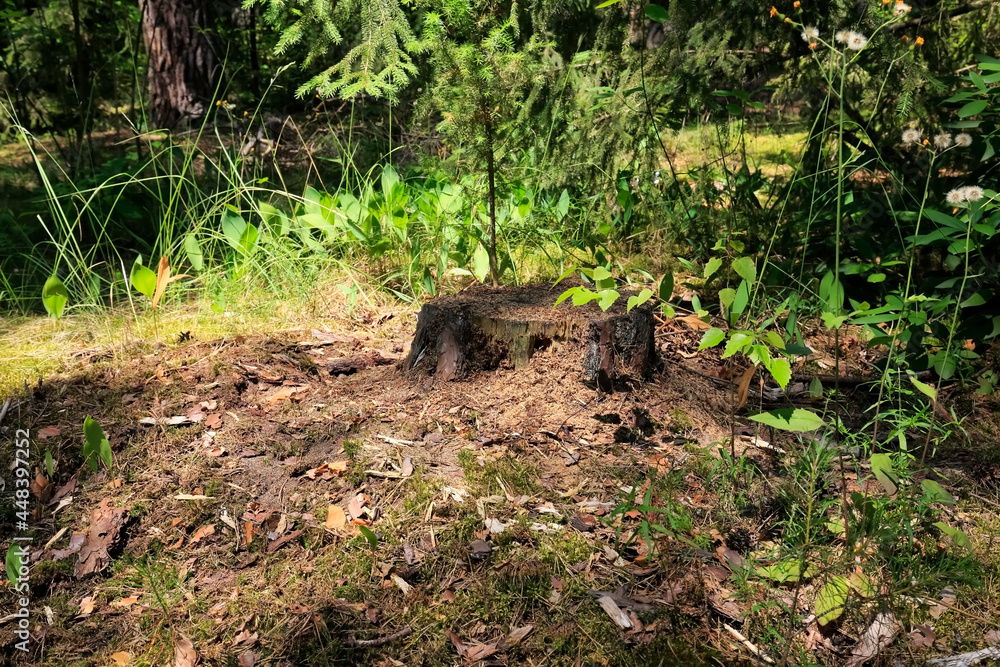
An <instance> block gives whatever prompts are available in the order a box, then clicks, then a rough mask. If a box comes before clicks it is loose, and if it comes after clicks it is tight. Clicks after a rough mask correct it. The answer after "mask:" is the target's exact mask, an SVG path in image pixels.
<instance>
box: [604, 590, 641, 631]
mask: <svg viewBox="0 0 1000 667" xmlns="http://www.w3.org/2000/svg"><path fill="white" fill-rule="evenodd" d="M597 603H598V604H599V605H601V609H603V610H604V613H606V614H607V615H608V616H609V617H611V620H612V621H614V623H615V625H617V626H618V627H619V628H621V629H622V630H631V629H632V627H633V625H632V619H631V618H629V617H628V614H626V613H625V612H624V611H622V610H621V608H620V607H619V606H618V605H616V604H615V601H614V600H612V599H611V597H610V596H607V595H602V596H601V597H599V598H597Z"/></svg>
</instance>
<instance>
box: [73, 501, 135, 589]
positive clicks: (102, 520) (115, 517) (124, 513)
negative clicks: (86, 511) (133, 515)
mask: <svg viewBox="0 0 1000 667" xmlns="http://www.w3.org/2000/svg"><path fill="white" fill-rule="evenodd" d="M126 521H128V509H126V508H124V507H112V506H111V499H110V498H105V499H104V500H102V501H101V504H100V505H99V506H98V508H97V509H95V510H94V511H93V512H92V513H91V515H90V530H89V532H88V533H87V537H86V539H85V540H84V543H83V546H82V547H81V548H80V559H79V560H78V561H77V563H76V569H75V572H74V574H75V576H76V578H77V579H82V578H83V577H85V576H87V575H89V574H94V573H96V572H101V571H102V570H104V569H105V568H106V567H107V566H108V565H110V564H111V553H110V552H111V550H112V549H113V548H114V547H115V546H116V545H117V544H118V538H119V535H120V534H121V530H122V527H124V525H125V523H126Z"/></svg>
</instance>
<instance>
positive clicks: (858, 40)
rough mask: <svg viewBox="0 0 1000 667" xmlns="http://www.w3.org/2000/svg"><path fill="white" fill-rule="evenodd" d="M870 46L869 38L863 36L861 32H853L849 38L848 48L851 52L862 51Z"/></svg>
mask: <svg viewBox="0 0 1000 667" xmlns="http://www.w3.org/2000/svg"><path fill="white" fill-rule="evenodd" d="M867 44H868V38H867V37H865V36H864V35H862V34H861V33H860V32H854V31H853V30H852V31H851V32H850V34H849V35H848V36H847V48H849V49H850V50H851V51H860V50H861V49H863V48H865V46H867Z"/></svg>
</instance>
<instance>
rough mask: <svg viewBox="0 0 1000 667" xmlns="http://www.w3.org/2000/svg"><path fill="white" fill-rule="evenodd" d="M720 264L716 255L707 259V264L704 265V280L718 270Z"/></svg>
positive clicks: (720, 261)
mask: <svg viewBox="0 0 1000 667" xmlns="http://www.w3.org/2000/svg"><path fill="white" fill-rule="evenodd" d="M720 266H722V260H721V259H719V258H718V257H713V258H712V259H710V260H708V264H706V265H705V280H708V279H709V278H711V277H712V274H713V273H715V272H716V271H718V270H719V267H720Z"/></svg>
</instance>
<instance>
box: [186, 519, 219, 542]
mask: <svg viewBox="0 0 1000 667" xmlns="http://www.w3.org/2000/svg"><path fill="white" fill-rule="evenodd" d="M209 535H215V524H214V523H210V524H207V525H205V526H202V527H201V528H199V529H198V530H196V531H194V535H192V536H191V544H197V543H198V542H200V541H201V540H203V539H205V538H206V537H208V536H209Z"/></svg>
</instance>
